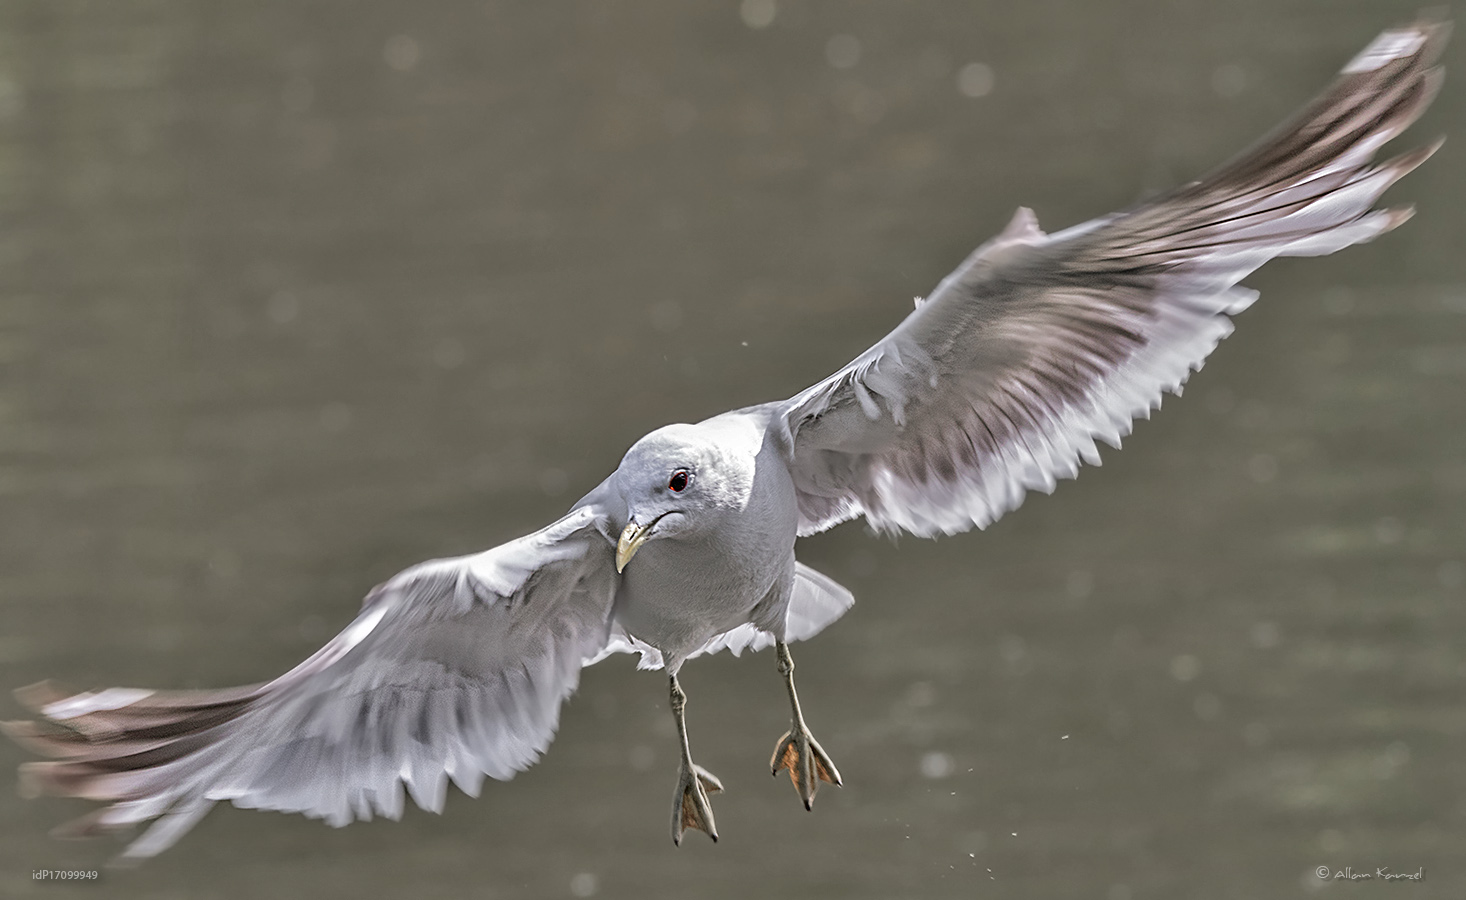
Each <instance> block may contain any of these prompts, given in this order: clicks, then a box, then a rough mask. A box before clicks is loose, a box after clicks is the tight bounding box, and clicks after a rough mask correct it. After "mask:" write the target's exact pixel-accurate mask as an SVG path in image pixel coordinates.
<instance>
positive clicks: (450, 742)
mask: <svg viewBox="0 0 1466 900" xmlns="http://www.w3.org/2000/svg"><path fill="white" fill-rule="evenodd" d="M601 518H602V515H601V513H600V512H599V510H598V509H596V508H594V507H592V508H580V509H577V510H575V511H574V512H572V513H570V514H569V515H568V516H566V517H565V518H564V519H561V520H560V521H558V522H556V523H554V524H553V525H550V526H549V527H547V528H545V529H543V530H541V531H538V532H536V533H534V534H531V535H528V536H526V537H523V538H520V539H518V540H515V541H511V542H510V543H507V544H504V545H502V546H500V547H496V548H494V549H492V550H488V551H486V552H484V553H479V554H477V555H474V556H465V557H461V558H457V559H445V560H436V561H433V562H427V563H423V564H421V565H418V566H415V567H413V568H411V569H408V570H407V571H405V572H402V573H401V574H400V575H397V576H396V577H394V578H393V579H391V580H390V581H388V582H386V583H385V584H383V585H381V586H379V587H378V588H376V589H375V590H373V591H372V593H371V594H370V595H369V596H368V597H367V598H366V601H365V603H364V604H363V605H362V609H361V613H360V614H359V615H358V616H357V618H356V620H355V621H353V622H352V623H351V624H350V625H348V626H347V627H346V629H345V630H344V631H342V632H341V633H340V634H339V635H337V636H336V637H335V638H333V639H332V640H331V641H330V642H329V643H327V644H326V646H324V647H322V648H321V649H320V650H319V651H318V652H317V653H316V654H315V655H313V656H311V657H310V658H309V659H307V660H306V661H305V662H303V663H301V664H300V665H299V666H296V667H295V668H294V669H292V670H291V671H290V672H288V673H286V674H285V675H282V676H281V677H279V678H277V679H275V680H274V681H271V682H269V683H267V684H261V685H254V686H250V687H243V688H235V689H229V690H220V691H167V692H165V691H148V690H137V689H131V688H111V689H109V690H104V691H99V692H95V693H82V694H76V695H68V694H66V693H64V692H60V691H58V690H56V689H55V688H53V687H51V686H49V685H47V684H42V685H37V686H35V687H33V688H28V689H25V690H24V691H22V692H20V696H21V700H22V702H24V703H26V704H27V705H29V706H30V707H32V708H33V709H34V710H35V711H36V712H37V713H39V714H40V716H42V717H43V721H42V722H40V723H32V722H12V723H6V730H7V731H8V732H9V733H10V734H11V736H12V737H14V738H16V739H17V740H19V741H20V742H21V743H23V744H25V745H27V746H29V747H31V748H32V749H34V750H36V751H37V752H39V753H41V754H44V755H46V756H50V757H54V758H55V760H54V761H49V762H39V763H30V764H27V765H26V766H25V767H24V768H23V770H22V776H23V783H24V784H26V785H28V786H29V787H30V788H31V789H32V790H39V791H48V792H52V793H57V794H62V795H66V796H74V797H84V798H87V799H90V800H100V801H104V802H108V803H110V804H111V805H110V806H108V807H106V808H104V809H101V810H98V811H96V812H95V813H93V814H92V815H90V816H87V817H86V818H84V819H81V820H79V821H77V822H75V823H72V824H71V825H70V826H66V828H65V830H66V832H67V833H70V834H90V833H96V832H100V831H106V830H110V829H113V828H120V827H123V826H127V825H131V824H134V823H137V822H142V821H146V820H149V819H153V818H157V817H161V818H160V819H159V821H157V822H156V823H154V824H153V825H152V827H151V828H150V829H149V830H148V831H147V832H146V833H145V834H144V835H143V836H142V837H140V838H139V839H138V840H136V841H135V842H133V843H132V845H131V846H129V847H128V848H127V850H126V852H125V853H124V854H123V859H129V858H131V859H140V858H144V857H148V856H152V855H154V854H156V853H158V852H160V851H162V850H164V849H166V848H167V847H168V846H170V845H171V844H172V843H173V842H174V841H176V840H177V839H178V838H179V837H180V836H181V835H182V834H183V833H184V832H185V831H187V830H188V829H189V828H190V827H192V825H193V824H194V823H195V822H196V821H198V819H199V818H200V817H202V816H203V814H204V813H206V812H208V810H209V808H210V807H211V806H212V805H213V804H214V803H215V802H216V801H219V800H230V801H233V802H234V804H235V805H236V806H242V807H250V808H261V809H276V810H282V811H286V812H300V813H305V814H306V815H308V816H312V817H316V818H324V819H326V820H328V821H329V822H331V823H332V824H333V825H344V824H346V823H348V822H351V821H352V820H354V819H369V818H371V817H372V815H373V813H376V814H380V815H384V816H388V817H391V818H394V819H395V818H397V817H399V816H400V815H401V814H402V808H403V785H404V784H405V785H406V787H407V790H408V791H409V792H410V793H411V794H412V798H413V799H414V800H415V801H417V804H418V805H419V806H421V807H423V808H424V809H430V810H433V811H435V812H436V811H440V810H441V809H442V807H443V801H444V798H445V794H446V791H447V779H448V778H452V779H453V781H454V782H455V783H456V784H457V785H458V786H459V787H460V788H461V789H462V790H463V791H464V792H465V793H467V794H470V795H475V796H476V795H477V794H478V791H479V787H480V785H481V784H482V783H483V777H484V776H485V775H488V776H490V777H492V778H498V779H508V778H510V777H512V776H513V775H514V773H515V772H516V771H519V770H521V769H524V768H527V767H528V766H529V765H531V764H532V763H533V762H534V761H535V760H536V759H537V758H538V757H539V754H540V753H541V752H543V751H544V750H545V748H546V747H548V746H549V743H550V740H551V738H552V736H553V735H554V732H555V727H556V724H557V722H558V719H559V713H560V705H561V703H562V701H564V700H565V698H566V697H567V696H569V694H570V693H571V692H572V691H573V690H574V689H575V686H576V683H577V681H578V679H579V675H580V669H581V665H582V663H583V662H584V661H585V660H587V659H588V658H590V657H593V656H595V655H596V654H597V653H598V652H599V651H600V650H601V648H602V647H603V646H604V645H605V643H606V640H607V637H608V634H609V630H610V620H611V606H612V599H613V596H614V592H615V578H616V575H615V572H616V570H615V565H614V561H613V559H612V548H611V545H610V544H609V543H608V542H607V539H606V538H605V537H604V536H603V535H602V534H601V533H600V532H599V531H598V528H600V527H601V526H602V525H603V523H602V522H601V521H600V520H601Z"/></svg>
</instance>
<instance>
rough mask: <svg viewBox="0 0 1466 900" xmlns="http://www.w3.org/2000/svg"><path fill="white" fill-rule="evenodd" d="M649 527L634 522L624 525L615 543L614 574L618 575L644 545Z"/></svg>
mask: <svg viewBox="0 0 1466 900" xmlns="http://www.w3.org/2000/svg"><path fill="white" fill-rule="evenodd" d="M650 531H651V526H650V525H638V524H637V523H636V521H635V520H632V521H630V522H627V523H626V528H625V529H623V530H622V532H621V539H620V540H618V541H617V542H616V574H618V575H619V574H620V573H621V572H622V571H623V570H625V568H626V564H627V563H629V562H631V557H633V556H635V555H636V551H637V550H640V549H641V545H642V544H645V543H646V539H647V537H648V533H649V532H650Z"/></svg>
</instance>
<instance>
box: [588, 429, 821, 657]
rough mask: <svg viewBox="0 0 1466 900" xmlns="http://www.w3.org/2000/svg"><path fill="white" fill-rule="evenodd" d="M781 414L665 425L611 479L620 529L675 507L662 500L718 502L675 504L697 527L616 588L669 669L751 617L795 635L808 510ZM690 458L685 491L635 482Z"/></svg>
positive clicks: (640, 562) (650, 549)
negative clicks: (798, 547) (792, 605)
mask: <svg viewBox="0 0 1466 900" xmlns="http://www.w3.org/2000/svg"><path fill="white" fill-rule="evenodd" d="M772 418H773V416H772V410H771V409H770V408H769V407H767V406H764V407H753V408H752V409H748V410H739V411H737V412H730V413H724V414H722V415H719V416H715V417H713V418H711V419H708V420H706V421H704V422H700V423H698V424H696V425H670V426H667V427H665V428H661V429H658V430H656V431H653V432H652V433H651V434H649V435H647V436H646V437H644V438H642V439H641V440H640V441H638V442H637V443H636V444H635V445H634V446H633V447H632V448H631V450H630V451H628V452H627V454H626V457H625V458H624V459H623V460H622V462H621V465H620V467H618V469H617V472H616V475H614V476H613V477H612V479H611V480H610V481H608V483H607V486H608V487H610V488H611V489H610V490H608V491H606V492H605V494H604V496H606V497H608V499H609V502H610V504H611V507H612V509H614V510H615V511H614V512H612V513H611V514H610V516H609V521H610V522H611V525H612V526H613V527H612V531H613V532H614V533H617V534H619V533H620V532H621V531H622V530H624V528H625V527H626V523H627V521H628V519H629V518H630V516H631V515H632V514H636V515H637V516H638V517H639V518H640V519H641V520H642V521H643V522H649V521H651V518H652V517H653V516H656V515H661V514H664V510H663V509H662V508H663V507H664V506H666V503H665V502H662V501H671V503H672V507H673V508H674V509H675V508H676V507H677V506H680V505H685V502H686V501H688V500H699V501H700V500H704V499H705V498H706V500H707V502H706V503H704V504H700V505H699V507H698V511H699V513H700V515H699V516H697V517H696V519H695V520H693V519H688V518H687V517H684V516H682V515H681V514H680V513H678V512H675V511H674V512H673V513H672V517H676V518H678V519H681V520H682V521H683V522H685V523H686V525H687V526H689V527H688V528H687V529H686V530H680V531H678V532H677V539H676V540H652V541H649V542H648V543H647V544H646V545H645V547H644V549H641V550H639V551H638V552H637V554H636V565H634V566H627V567H626V569H625V571H623V572H622V574H621V582H620V586H619V588H618V589H617V592H616V606H615V620H616V622H617V624H619V625H620V626H621V627H622V628H624V629H625V631H626V632H627V633H628V634H630V635H631V636H632V637H635V638H637V639H639V640H641V641H643V642H645V643H646V644H649V645H651V646H652V647H655V648H656V649H657V650H659V651H660V652H661V654H662V658H663V659H664V660H665V666H666V668H667V670H668V672H670V673H675V672H676V671H677V670H678V669H679V668H680V667H681V665H682V661H683V660H685V659H686V658H687V656H688V655H690V654H691V653H693V652H694V651H695V650H697V649H698V648H699V647H701V646H703V645H704V644H706V643H707V642H708V641H710V640H712V639H713V638H714V637H715V636H717V635H719V634H722V633H724V632H728V631H731V630H733V629H734V628H737V627H739V626H741V625H745V624H751V625H753V626H754V627H756V628H758V629H759V630H761V631H765V632H768V633H771V634H774V635H776V636H777V637H778V638H779V639H780V640H782V639H783V637H784V617H785V613H786V612H787V610H788V605H789V600H790V597H791V596H792V595H793V588H794V540H795V537H796V530H797V527H798V508H797V506H796V504H795V500H794V490H793V486H792V483H791V481H790V475H789V448H788V444H787V441H785V440H783V439H782V438H783V437H784V436H783V435H781V434H780V433H779V431H778V430H777V429H770V428H769V424H770V422H771V420H772ZM684 468H685V469H688V470H689V471H690V473H691V476H692V481H691V484H690V485H689V486H688V487H687V488H686V490H685V492H684V493H683V494H682V495H680V496H679V495H674V494H671V493H670V492H667V491H664V490H660V489H659V490H658V491H656V492H655V493H653V494H651V495H646V494H644V493H643V494H641V495H638V492H637V488H635V487H628V484H627V483H628V482H629V484H631V485H638V484H640V485H645V484H652V485H659V484H660V483H661V480H662V479H660V478H653V477H651V475H652V473H655V475H656V476H661V475H663V474H664V473H670V472H674V471H677V470H679V469H684ZM628 495H629V499H623V498H628ZM659 495H665V496H659ZM595 497H596V495H594V494H593V495H592V498H595ZM618 501H619V502H618ZM679 501H681V502H680V503H679ZM584 502H586V501H582V503H584ZM591 502H592V503H595V502H598V500H597V499H591ZM621 504H629V507H630V509H629V511H625V512H623V509H622V505H621ZM669 518H670V517H669ZM668 521H669V519H668V518H663V519H661V523H668Z"/></svg>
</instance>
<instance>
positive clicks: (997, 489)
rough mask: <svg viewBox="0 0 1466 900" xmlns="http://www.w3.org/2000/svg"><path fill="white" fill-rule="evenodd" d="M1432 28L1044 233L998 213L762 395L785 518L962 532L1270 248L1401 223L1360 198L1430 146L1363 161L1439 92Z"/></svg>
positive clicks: (1350, 237)
mask: <svg viewBox="0 0 1466 900" xmlns="http://www.w3.org/2000/svg"><path fill="white" fill-rule="evenodd" d="M1448 31H1449V26H1448V25H1446V24H1445V23H1444V22H1440V21H1435V20H1431V19H1429V18H1427V19H1422V20H1421V21H1419V22H1417V23H1415V24H1413V25H1409V26H1405V27H1402V28H1398V29H1394V30H1391V31H1386V32H1384V33H1383V34H1382V35H1380V36H1379V38H1377V39H1376V40H1375V41H1374V43H1372V44H1370V45H1369V47H1368V48H1366V49H1365V51H1364V52H1363V53H1361V54H1360V55H1359V56H1357V57H1355V59H1354V60H1353V61H1351V62H1350V63H1349V64H1348V65H1347V66H1346V67H1345V68H1344V70H1343V71H1342V72H1341V73H1340V74H1339V76H1338V77H1337V78H1336V79H1335V81H1334V82H1333V84H1332V85H1331V86H1330V87H1329V88H1328V89H1327V90H1325V92H1324V93H1323V94H1322V95H1320V96H1319V97H1318V99H1317V100H1315V101H1314V102H1313V103H1312V104H1311V105H1309V106H1308V107H1306V108H1305V109H1304V110H1303V111H1302V112H1301V113H1300V114H1299V115H1298V116H1296V117H1295V118H1294V119H1293V120H1292V121H1290V122H1288V123H1286V124H1285V125H1284V126H1282V127H1281V128H1279V129H1278V130H1277V131H1275V132H1274V133H1273V134H1272V135H1270V136H1269V137H1267V138H1265V139H1264V140H1263V141H1262V142H1261V143H1259V144H1258V145H1257V146H1256V147H1255V148H1253V149H1252V150H1251V151H1249V152H1247V153H1244V154H1243V155H1242V156H1240V157H1238V158H1237V159H1236V160H1234V161H1233V162H1231V163H1229V164H1228V165H1226V166H1223V167H1222V168H1221V169H1218V170H1217V171H1215V172H1213V173H1212V174H1211V175H1209V176H1207V177H1206V178H1204V179H1202V180H1200V181H1197V182H1193V183H1192V184H1189V185H1186V186H1184V187H1182V188H1179V189H1177V190H1175V191H1172V192H1171V193H1170V194H1167V195H1164V196H1162V197H1159V198H1157V199H1156V200H1153V201H1151V202H1148V203H1145V204H1142V205H1140V206H1138V207H1135V208H1133V209H1131V210H1129V211H1126V212H1122V213H1117V214H1114V215H1111V216H1106V217H1104V218H1101V219H1097V220H1094V221H1092V222H1089V223H1086V224H1084V225H1080V226H1078V227H1076V228H1072V229H1069V230H1068V231H1065V232H1061V233H1059V234H1055V235H1052V236H1050V235H1045V234H1044V233H1043V232H1042V231H1040V230H1039V229H1038V224H1037V222H1036V221H1035V220H1034V218H1033V215H1032V213H1030V212H1029V211H1028V210H1019V213H1018V215H1017V216H1015V217H1014V219H1013V222H1012V224H1010V225H1009V226H1008V228H1007V229H1006V230H1005V231H1004V232H1003V233H1002V234H1001V235H999V236H998V237H997V238H995V239H994V240H992V241H989V242H988V243H987V244H985V245H983V246H982V247H980V248H978V250H977V251H976V252H974V253H973V254H972V255H971V256H970V257H969V258H968V259H967V261H966V262H964V263H963V264H962V265H961V266H960V267H959V268H958V269H957V270H956V271H955V272H953V273H952V274H951V275H949V276H948V277H947V278H946V279H945V280H943V281H942V283H941V284H940V285H939V286H938V287H937V289H936V290H935V291H934V292H933V293H932V294H931V296H930V297H928V298H927V299H926V301H925V302H918V306H917V309H916V311H915V312H913V313H911V314H910V315H909V316H908V317H907V318H906V320H905V321H903V322H902V323H901V324H900V325H899V326H898V327H897V328H896V330H895V331H893V332H891V334H889V335H888V336H886V338H885V339H883V340H882V341H881V342H880V343H878V344H877V345H876V346H874V347H872V348H871V349H870V350H868V351H867V352H866V353H864V354H862V355H861V356H860V357H859V358H857V359H856V360H855V361H854V362H852V363H851V364H850V365H848V366H846V367H845V368H844V369H841V370H840V371H839V372H836V373H835V374H834V375H833V376H831V377H830V378H827V379H826V380H824V381H822V382H820V383H819V384H816V385H814V386H813V387H811V388H809V389H808V390H806V391H804V392H803V393H801V394H799V395H798V396H796V397H794V398H792V399H790V400H788V401H785V402H784V403H783V404H782V405H776V407H775V413H776V416H777V417H779V418H776V421H780V420H781V421H782V422H783V423H784V424H785V425H786V426H787V428H788V432H789V437H790V440H791V448H792V449H791V454H792V458H791V465H790V468H791V473H792V475H793V479H794V486H795V489H796V491H797V494H798V502H799V513H800V523H799V526H800V533H801V534H810V533H812V532H816V531H821V530H823V529H825V528H828V527H830V526H831V525H834V524H836V523H838V522H841V521H844V520H846V519H850V518H854V517H856V516H861V515H863V516H865V518H866V520H867V521H868V522H869V523H870V524H871V525H872V526H873V527H875V528H877V529H880V530H885V531H899V530H906V531H910V532H914V533H916V534H919V535H934V534H938V533H943V532H945V533H948V534H951V533H954V532H958V531H965V530H967V529H968V528H971V527H973V526H977V527H983V526H986V525H987V524H989V523H990V522H992V521H994V520H995V519H997V518H998V517H999V516H1001V515H1002V514H1003V513H1005V512H1007V511H1008V510H1010V509H1013V508H1014V507H1016V506H1017V505H1018V504H1019V503H1020V502H1021V501H1022V499H1023V495H1024V493H1025V492H1026V491H1028V490H1041V491H1051V490H1053V488H1054V484H1055V480H1056V479H1059V478H1072V477H1073V476H1074V475H1075V474H1076V473H1077V471H1078V468H1079V463H1080V461H1081V460H1082V461H1084V462H1088V463H1091V464H1098V462H1099V454H1098V452H1097V450H1096V447H1095V441H1096V440H1100V441H1104V442H1105V443H1108V444H1111V445H1112V446H1119V441H1120V438H1121V437H1122V436H1124V435H1126V434H1128V433H1129V431H1130V427H1131V422H1132V420H1133V419H1135V418H1137V417H1144V416H1147V415H1149V413H1150V410H1151V409H1153V408H1155V407H1157V406H1159V405H1160V400H1161V394H1162V392H1163V391H1170V392H1172V393H1180V390H1181V385H1182V383H1183V382H1184V381H1185V380H1186V378H1187V376H1188V375H1189V374H1190V373H1191V372H1192V371H1193V370H1195V369H1199V368H1200V367H1201V364H1202V361H1203V360H1204V359H1205V358H1206V356H1207V354H1209V353H1210V352H1211V351H1212V349H1213V348H1214V347H1215V346H1216V345H1217V342H1218V341H1220V340H1221V339H1222V338H1224V337H1226V336H1227V335H1228V334H1229V333H1230V332H1231V330H1232V324H1231V321H1230V320H1229V319H1228V316H1229V315H1230V314H1232V313H1236V312H1238V311H1240V310H1242V309H1243V308H1245V307H1246V306H1247V305H1248V304H1249V303H1251V302H1252V300H1253V299H1254V298H1255V296H1256V295H1255V294H1254V293H1253V292H1252V291H1249V290H1247V289H1245V288H1240V287H1237V283H1238V281H1240V280H1241V279H1242V278H1244V277H1245V276H1246V275H1248V274H1249V273H1250V272H1252V271H1253V270H1254V269H1256V268H1257V267H1259V266H1261V265H1262V264H1263V263H1265V262H1267V261H1268V260H1269V259H1272V258H1273V257H1275V256H1317V255H1321V254H1325V253H1332V252H1333V251H1335V250H1338V249H1340V248H1343V247H1347V246H1349V245H1350V244H1355V243H1359V242H1361V241H1367V240H1370V239H1371V238H1373V237H1375V236H1377V235H1379V234H1381V233H1383V232H1385V231H1388V230H1390V229H1391V228H1394V227H1395V226H1397V225H1399V224H1400V223H1401V222H1403V221H1405V219H1406V218H1408V217H1409V210H1408V209H1404V210H1377V209H1374V208H1373V205H1374V202H1375V200H1376V199H1377V198H1378V197H1379V195H1380V193H1381V192H1383V191H1384V190H1385V188H1387V187H1389V186H1390V185H1391V184H1393V183H1394V182H1395V180H1397V179H1398V178H1400V177H1401V176H1403V175H1405V174H1406V173H1407V172H1409V171H1410V170H1411V169H1413V168H1415V167H1416V166H1417V165H1419V164H1420V163H1421V162H1422V161H1424V160H1425V158H1426V157H1428V156H1429V155H1430V153H1431V152H1433V151H1434V149H1435V147H1433V146H1432V147H1427V148H1424V149H1422V150H1417V151H1415V152H1412V153H1407V154H1405V155H1403V156H1399V157H1396V158H1394V159H1392V160H1389V161H1387V162H1384V163H1380V164H1378V165H1376V164H1373V163H1372V162H1371V159H1372V157H1373V156H1374V154H1375V152H1376V151H1377V150H1378V149H1379V148H1380V146H1381V145H1383V144H1384V143H1385V142H1386V141H1388V140H1389V139H1391V138H1393V137H1394V136H1395V135H1397V134H1399V133H1400V132H1401V131H1403V130H1404V129H1405V128H1406V127H1407V126H1408V125H1409V124H1410V123H1411V122H1413V121H1415V119H1416V118H1417V117H1418V116H1419V115H1420V114H1421V112H1422V111H1423V110H1424V109H1425V107H1426V106H1427V105H1428V104H1429V103H1430V101H1431V99H1432V98H1433V97H1434V95H1435V93H1436V90H1437V88H1438V87H1439V86H1440V81H1441V72H1440V70H1439V69H1438V68H1436V67H1434V66H1433V63H1434V61H1435V59H1436V57H1437V56H1438V55H1439V54H1440V50H1441V46H1442V45H1443V44H1444V42H1445V40H1446V36H1447V33H1448Z"/></svg>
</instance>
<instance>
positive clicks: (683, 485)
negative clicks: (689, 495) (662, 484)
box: [667, 469, 692, 494]
mask: <svg viewBox="0 0 1466 900" xmlns="http://www.w3.org/2000/svg"><path fill="white" fill-rule="evenodd" d="M689 484H692V473H691V472H689V471H687V470H686V469H678V470H677V471H675V472H673V473H672V478H671V479H670V480H669V481H668V482H667V490H669V491H671V492H672V493H674V494H680V493H682V492H683V491H685V490H687V486H688V485H689Z"/></svg>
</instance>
